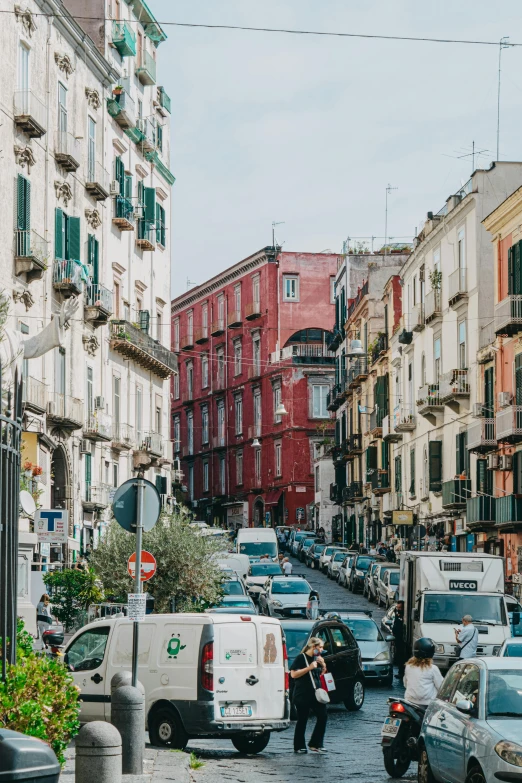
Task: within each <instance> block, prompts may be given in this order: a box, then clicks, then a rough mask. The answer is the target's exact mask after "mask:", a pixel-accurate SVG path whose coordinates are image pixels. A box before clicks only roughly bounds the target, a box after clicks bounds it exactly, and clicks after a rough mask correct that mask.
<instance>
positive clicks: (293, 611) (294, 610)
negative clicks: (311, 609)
mask: <svg viewBox="0 0 522 783" xmlns="http://www.w3.org/2000/svg"><path fill="white" fill-rule="evenodd" d="M302 613H303V610H302V609H292V610H291V611H290V614H302Z"/></svg>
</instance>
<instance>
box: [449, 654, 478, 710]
mask: <svg viewBox="0 0 522 783" xmlns="http://www.w3.org/2000/svg"><path fill="white" fill-rule="evenodd" d="M461 672H462V677H461V678H460V680H459V681H458V683H457V687H456V688H455V693H454V694H453V698H452V699H451V703H452V704H456V703H457V702H458V701H461V700H462V699H466V701H470V702H471V703H472V704H473V705H474V706H476V708H478V693H479V683H480V675H479V670H478V668H477V666H473V664H466V666H464V667H463V668H462V669H461Z"/></svg>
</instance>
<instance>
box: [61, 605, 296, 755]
mask: <svg viewBox="0 0 522 783" xmlns="http://www.w3.org/2000/svg"><path fill="white" fill-rule="evenodd" d="M132 630H133V623H132V622H130V621H129V620H127V619H126V618H122V619H114V620H110V619H107V620H104V621H98V622H96V623H91V624H90V625H86V626H84V627H83V628H82V629H81V630H80V631H78V632H77V633H76V634H75V636H73V638H72V639H71V641H70V642H69V644H68V645H67V649H66V651H65V656H64V661H65V665H66V666H67V667H68V669H69V671H70V672H71V674H72V677H73V679H74V682H75V684H76V685H78V687H79V688H80V691H81V693H80V701H81V712H80V720H81V722H82V723H86V722H88V721H93V720H107V721H108V720H110V715H111V680H112V678H113V676H114V675H115V674H116V673H117V672H121V671H123V670H127V671H130V670H131V662H132ZM138 679H139V681H140V682H141V683H142V684H143V686H144V688H145V716H146V724H147V728H148V731H149V737H150V741H151V743H152V744H153V745H167V746H169V747H172V748H181V749H183V748H184V747H185V746H186V744H187V742H188V740H189V739H190V738H191V737H215V738H224V737H229V738H230V739H231V740H232V743H233V744H234V746H235V747H236V748H237V750H239V751H240V752H242V753H259V752H261V751H262V750H263V749H264V748H265V747H266V746H267V744H268V741H269V739H270V732H272V731H284V730H285V729H287V728H288V726H289V718H290V705H289V699H288V662H287V658H286V647H285V646H284V644H283V634H282V630H281V624H280V623H279V621H278V620H276V619H275V618H270V617H259V616H253V615H245V616H242V615H232V614H231V615H227V614H151V615H147V616H146V618H145V619H144V620H143V621H142V622H141V623H140V636H139V656H138Z"/></svg>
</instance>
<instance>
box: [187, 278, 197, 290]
mask: <svg viewBox="0 0 522 783" xmlns="http://www.w3.org/2000/svg"><path fill="white" fill-rule="evenodd" d="M192 285H197V283H196V282H194V280H190V279H189V278H188V277H187V291H188V290H189V288H190V286H192Z"/></svg>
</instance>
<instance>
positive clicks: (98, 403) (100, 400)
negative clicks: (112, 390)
mask: <svg viewBox="0 0 522 783" xmlns="http://www.w3.org/2000/svg"><path fill="white" fill-rule="evenodd" d="M94 410H95V411H104V410H105V397H95V398H94Z"/></svg>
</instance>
